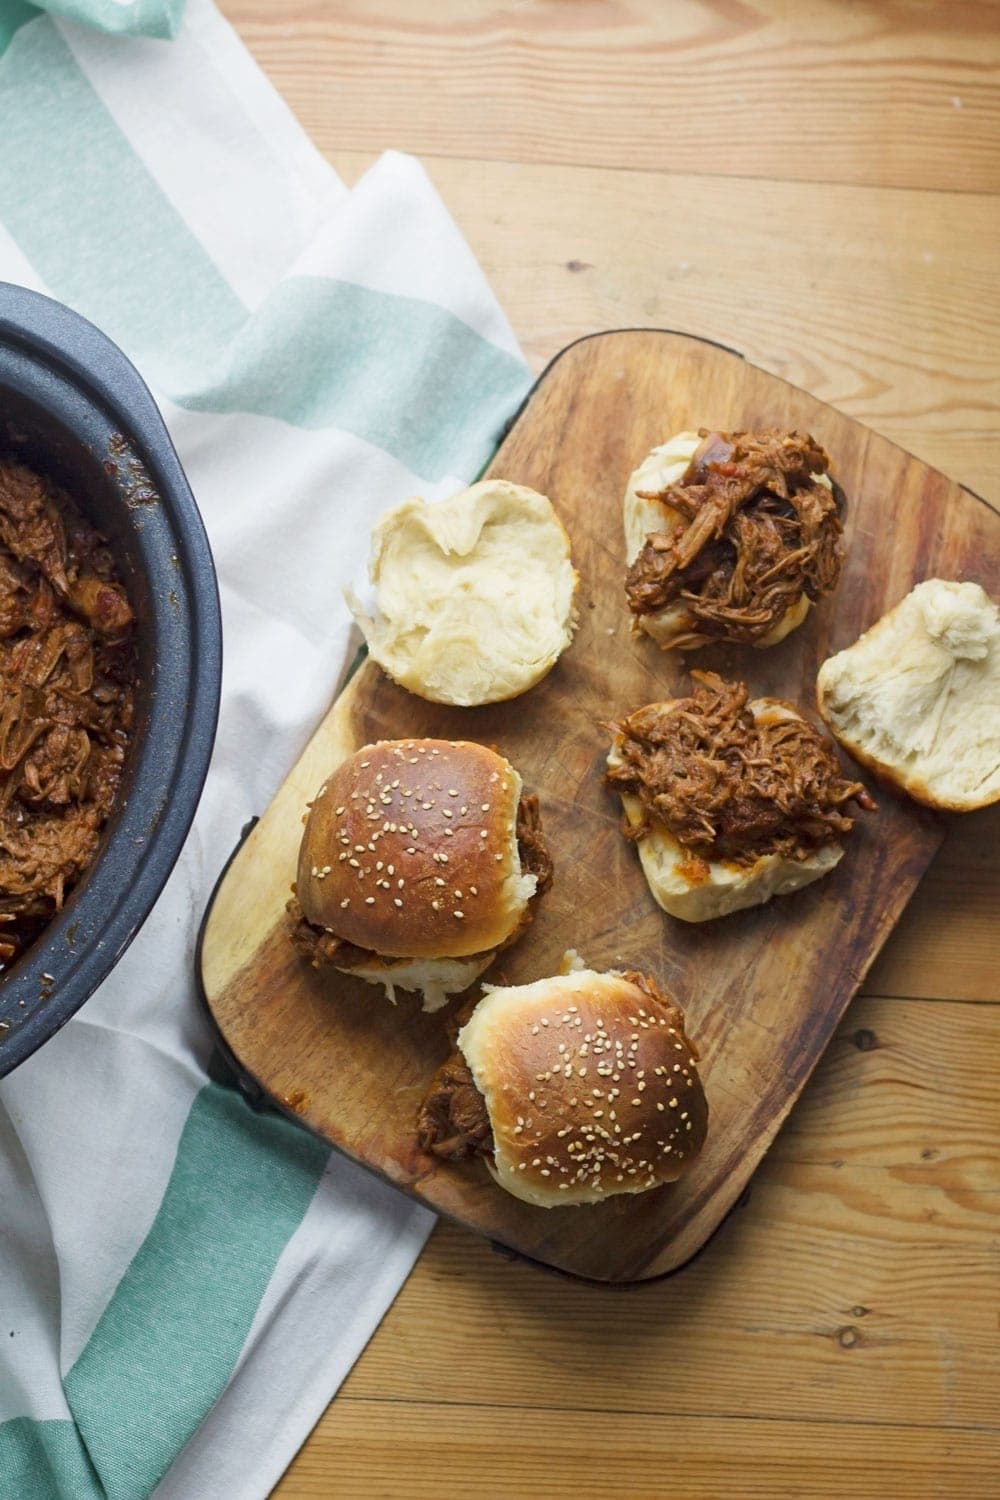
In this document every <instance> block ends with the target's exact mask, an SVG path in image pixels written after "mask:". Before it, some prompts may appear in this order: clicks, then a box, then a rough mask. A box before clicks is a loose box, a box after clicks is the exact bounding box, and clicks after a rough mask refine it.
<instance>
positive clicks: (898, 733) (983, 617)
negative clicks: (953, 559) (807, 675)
mask: <svg viewBox="0 0 1000 1500" xmlns="http://www.w3.org/2000/svg"><path fill="white" fill-rule="evenodd" d="M816 688H817V699H818V702H819V710H820V713H821V714H822V715H823V718H824V719H825V720H826V722H827V724H829V726H830V728H831V730H832V731H833V733H834V734H835V735H836V737H837V739H838V740H839V741H840V743H841V744H842V745H843V746H844V749H845V750H847V751H849V752H850V754H851V755H853V756H854V758H855V759H856V760H858V761H860V762H861V763H862V765H866V766H869V767H870V768H871V770H872V771H874V772H875V773H876V774H877V775H878V776H880V777H882V778H883V779H884V780H886V781H889V782H891V783H893V784H894V785H896V786H898V787H902V789H903V790H904V791H906V792H907V793H909V795H910V796H911V797H913V798H914V800H915V801H917V802H923V803H926V805H927V806H928V807H939V808H945V809H948V810H949V811H953V812H969V811H971V810H973V809H974V808H978V807H986V806H988V804H989V803H991V802H996V801H997V800H998V799H1000V612H998V610H997V606H996V605H995V604H994V603H993V601H992V600H991V599H990V598H989V596H988V595H987V594H986V593H985V592H984V591H983V589H982V588H980V586H979V584H978V583H956V582H950V581H948V580H945V579H942V578H928V579H927V580H926V581H925V582H923V583H918V584H917V586H916V588H915V589H913V590H912V592H911V593H909V594H907V596H906V598H905V599H903V600H902V601H901V602H900V603H899V604H897V605H896V607H895V608H894V609H891V610H890V611H889V613H888V614H886V615H883V617H882V619H880V620H879V621H878V622H877V623H876V624H875V625H873V626H872V627H871V629H870V630H867V631H866V632H865V634H864V635H863V636H861V638H860V639H859V640H857V641H855V643H854V645H853V646H848V647H847V649H846V650H844V651H840V652H838V653H837V655H836V656H831V657H830V658H829V659H828V660H827V661H825V662H824V663H823V665H822V667H821V668H820V671H819V677H818V679H817V684H816Z"/></svg>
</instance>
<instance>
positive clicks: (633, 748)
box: [608, 672, 875, 865]
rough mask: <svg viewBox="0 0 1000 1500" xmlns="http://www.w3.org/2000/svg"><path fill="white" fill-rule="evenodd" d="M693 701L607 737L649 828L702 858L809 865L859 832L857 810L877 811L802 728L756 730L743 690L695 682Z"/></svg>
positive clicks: (783, 724)
mask: <svg viewBox="0 0 1000 1500" xmlns="http://www.w3.org/2000/svg"><path fill="white" fill-rule="evenodd" d="M691 675H692V676H693V677H694V678H695V679H696V680H697V682H698V686H697V687H696V688H695V690H694V692H693V693H692V695H691V696H690V697H689V698H681V699H677V700H675V701H674V702H673V703H671V704H670V705H669V709H668V710H667V711H664V708H663V706H662V705H660V704H650V705H649V706H648V707H646V708H640V709H639V710H638V711H637V712H636V713H634V714H631V715H630V716H629V717H628V718H627V719H625V720H623V721H622V722H621V723H613V724H610V725H609V726H608V727H609V728H610V729H611V731H612V732H613V734H614V735H615V737H616V743H618V744H619V753H620V755H621V759H622V764H621V765H620V766H617V767H615V768H614V769H612V770H610V771H609V772H608V780H609V782H610V783H611V784H612V785H613V786H616V787H618V788H619V790H621V791H625V792H631V793H633V794H634V795H635V796H637V797H638V798H639V800H640V802H641V804H642V809H643V813H644V815H645V819H646V821H645V822H644V824H643V825H642V826H641V827H639V828H635V829H631V830H630V833H631V836H632V837H634V838H641V837H642V835H643V834H644V833H645V832H647V831H648V829H649V826H650V824H651V823H656V822H659V823H663V824H666V826H667V827H668V828H669V829H670V831H671V833H673V835H674V836H675V838H677V839H678V840H679V842H680V843H682V844H683V845H685V847H687V848H689V849H691V850H693V851H694V852H695V853H696V854H698V855H700V856H702V857H703V858H711V859H726V860H730V861H732V862H733V863H734V864H740V865H750V864H753V862H754V861H755V860H756V859H757V858H758V857H759V856H761V855H764V854H782V855H786V856H788V857H789V858H792V859H801V858H805V857H806V856H807V855H809V854H810V853H812V852H814V851H815V850H816V849H818V848H820V847H821V846H822V845H824V844H828V843H830V842H831V841H832V840H833V839H835V838H836V837H837V836H838V835H839V834H842V833H846V832H848V831H849V829H850V828H851V827H852V826H853V820H852V818H851V817H850V816H849V815H848V814H847V812H846V811H845V809H846V807H847V805H848V804H849V803H850V802H851V801H852V800H854V801H855V802H857V803H858V805H859V806H860V807H863V808H866V809H872V808H874V806H875V804H874V803H873V802H872V799H871V798H870V797H869V795H868V793H867V792H866V791H865V789H864V787H863V786H862V785H861V783H860V782H858V781H845V780H844V778H843V776H842V775H841V770H840V764H839V762H838V760H837V756H836V754H835V752H834V749H833V746H832V745H831V744H830V743H829V742H828V741H827V740H825V739H824V738H823V736H822V735H821V734H819V733H818V731H817V730H815V729H814V728H813V727H812V725H811V724H808V723H806V722H805V720H803V719H764V720H763V721H757V720H755V719H754V716H753V714H752V713H751V712H750V710H749V709H748V708H747V697H748V691H747V688H746V686H745V685H744V684H743V683H735V682H734V683H728V682H723V680H722V678H721V677H717V676H716V675H715V673H714V672H693V673H692V674H691Z"/></svg>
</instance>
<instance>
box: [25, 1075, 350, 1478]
mask: <svg viewBox="0 0 1000 1500" xmlns="http://www.w3.org/2000/svg"><path fill="white" fill-rule="evenodd" d="M329 1155H330V1152H329V1147H327V1146H324V1145H322V1143H321V1142H320V1141H318V1140H316V1139H315V1138H314V1137H313V1136H310V1135H307V1134H306V1132H305V1131H304V1130H301V1129H299V1128H298V1126H296V1125H293V1124H291V1123H290V1122H289V1121H288V1120H285V1119H283V1118H282V1117H281V1116H279V1115H276V1114H260V1115H258V1114H254V1113H253V1112H252V1111H251V1110H250V1109H249V1108H248V1106H247V1105H246V1103H245V1102H244V1101H243V1099H242V1098H241V1097H240V1096H239V1095H238V1094H236V1093H232V1092H230V1091H229V1090H227V1089H222V1088H219V1087H218V1085H216V1084H207V1085H206V1086H205V1088H203V1089H202V1090H201V1092H200V1093H199V1094H198V1095H197V1097H196V1098H195V1101H194V1103H193V1104H192V1106H191V1110H190V1113H189V1115H188V1118H187V1121H186V1123H185V1125H184V1129H183V1131H182V1133H181V1138H180V1142H179V1144H178V1147H177V1158H176V1160H175V1162H174V1167H173V1171H172V1172H171V1175H170V1181H169V1183H168V1184H167V1189H166V1192H165V1193H164V1196H163V1201H162V1202H161V1204H160V1208H159V1211H158V1213H157V1215H156V1218H155V1219H154V1221H153V1224H152V1227H151V1228H150V1231H149V1233H148V1235H147V1236H146V1238H145V1240H144V1241H143V1244H142V1245H141V1247H140V1248H139V1250H138V1251H137V1252H136V1255H135V1257H134V1259H133V1261H132V1263H131V1265H130V1266H129V1268H128V1270H127V1271H126V1272H125V1275H124V1276H123V1277H122V1279H121V1281H120V1282H119V1283H118V1286H117V1288H116V1289H115V1292H114V1295H113V1296H112V1298H111V1301H110V1302H109V1303H108V1305H107V1307H106V1308H105V1310H104V1312H103V1314H102V1315H101V1318H100V1321H99V1322H98V1324H97V1327H96V1328H95V1329H94V1332H93V1333H92V1334H91V1336H90V1339H89V1341H88V1343H87V1345H86V1347H85V1348H84V1350H83V1352H82V1353H81V1355H80V1357H79V1358H78V1360H77V1361H76V1364H75V1365H74V1366H73V1368H72V1370H71V1371H70V1372H69V1374H68V1375H67V1376H66V1378H65V1380H64V1382H63V1386H64V1389H65V1393H66V1400H67V1404H68V1405H69V1408H70V1411H71V1412H72V1413H73V1417H74V1422H72V1423H71V1422H67V1421H50V1422H33V1421H30V1420H28V1419H27V1418H20V1417H19V1418H16V1419H15V1420H13V1421H10V1422H6V1423H4V1425H3V1426H2V1427H0V1496H3V1497H4V1500H6V1497H8V1496H10V1497H11V1500H14V1497H15V1496H16V1497H17V1500H28V1497H30V1500H49V1497H50V1496H52V1497H53V1500H67V1497H69V1496H72V1497H73V1500H91V1497H95V1500H145V1497H146V1496H148V1495H149V1493H150V1491H151V1490H152V1489H153V1488H154V1486H155V1485H156V1484H157V1483H158V1482H159V1480H160V1479H161V1478H162V1477H163V1475H164V1473H165V1472H166V1470H167V1469H168V1468H169V1467H170V1464H171V1463H172V1462H173V1460H174V1459H175V1458H176V1456H177V1454H178V1453H179V1452H180V1450H181V1448H183V1446H184V1444H185V1443H186V1442H187V1440H188V1438H190V1437H191V1435H192V1433H194V1432H195V1431H196V1429H197V1428H198V1427H199V1426H200V1425H201V1423H202V1421H203V1420H204V1417H205V1413H206V1412H207V1411H208V1410H209V1409H210V1408H211V1406H212V1405H213V1403H214V1402H215V1401H216V1400H217V1399H218V1397H219V1396H220V1395H221V1394H222V1391H223V1390H224V1389H225V1386H226V1384H227V1382H228V1380H229V1377H230V1375H231V1374H232V1371H233V1367H234V1365H235V1363H236V1360H237V1358H238V1356H239V1353H240V1350H241V1349H242V1347H243V1345H244V1342H245V1341H246V1337H247V1334H248V1332H249V1331H250V1327H251V1325H252V1323H253V1320H254V1317H255V1315H256V1312H257V1308H258V1306H259V1305H260V1301H261V1298H262V1297H263V1295H264V1292H265V1289H266V1288H267V1285H268V1282H269V1281H270V1279H271V1276H272V1274H273V1272H274V1268H275V1266H276V1265H277V1263H278V1259H279V1257H280V1256H281V1253H282V1251H283V1250H284V1248H285V1246H286V1244H287V1243H288V1241H289V1239H290V1238H291V1236H292V1235H293V1234H294V1232H295V1230H296V1229H297V1228H298V1226H299V1224H300V1223H301V1221H302V1218H303V1215H304V1214H305V1212H306V1209H307V1208H308V1207H309V1204H310V1202H311V1200H312V1197H313V1195H314V1193H315V1191H316V1187H317V1184H318V1183H319V1180H320V1177H321V1176H322V1174H323V1170H324V1168H325V1166H326V1163H327V1160H328V1159H329ZM74 1423H75V1425H74Z"/></svg>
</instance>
